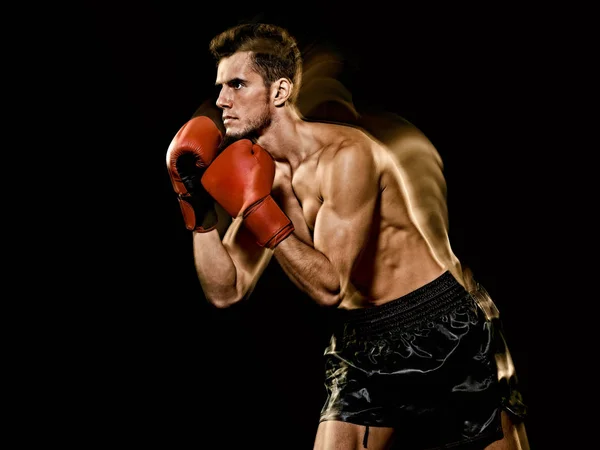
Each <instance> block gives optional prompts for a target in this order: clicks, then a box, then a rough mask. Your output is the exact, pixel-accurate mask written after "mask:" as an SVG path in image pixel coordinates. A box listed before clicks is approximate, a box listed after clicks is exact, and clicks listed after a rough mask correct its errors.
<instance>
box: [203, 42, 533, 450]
mask: <svg viewBox="0 0 600 450" xmlns="http://www.w3.org/2000/svg"><path fill="white" fill-rule="evenodd" d="M216 84H217V85H218V86H220V88H221V89H220V95H219V97H218V99H217V102H216V103H217V106H218V107H219V108H220V109H221V110H222V111H223V123H224V126H225V129H226V136H227V137H228V138H242V137H246V136H253V137H255V140H256V142H257V143H258V144H259V145H260V146H261V147H263V148H264V149H266V150H267V151H268V152H269V153H270V154H271V155H272V156H273V158H274V160H275V164H276V172H275V181H274V183H273V190H272V196H273V197H274V198H275V199H276V201H277V202H278V204H279V205H280V207H281V208H282V210H283V211H284V212H285V213H286V214H287V215H288V217H289V218H290V219H291V220H292V222H293V223H294V227H295V231H294V233H293V234H292V235H291V236H289V237H288V238H287V239H285V240H284V241H282V242H281V243H280V244H279V245H278V246H277V247H276V248H275V250H274V251H273V250H269V249H264V248H260V247H258V246H257V245H256V244H255V241H254V239H253V237H252V236H248V235H247V232H245V228H243V227H240V224H241V219H240V218H234V219H233V221H232V222H231V224H230V226H229V227H228V228H221V229H219V230H213V231H211V232H208V233H194V237H193V242H194V256H195V265H196V269H197V272H198V277H199V279H200V282H201V285H202V287H203V290H204V292H205V295H206V298H207V299H208V300H209V301H210V302H211V303H213V304H214V305H215V306H217V307H227V306H230V305H232V304H234V303H235V302H238V301H240V300H242V299H243V298H245V297H247V296H248V295H250V293H251V292H252V289H253V287H254V285H255V283H256V281H257V279H258V277H259V276H260V274H261V273H262V271H263V270H264V269H265V267H266V265H267V264H268V262H269V261H270V259H271V257H272V256H275V257H276V258H277V261H278V262H279V264H280V265H281V267H282V268H283V269H284V271H285V272H286V273H287V275H288V276H289V277H290V279H291V280H292V281H293V282H294V283H295V284H296V285H297V286H298V287H299V288H300V289H302V290H303V291H305V292H306V293H307V294H309V295H310V296H311V297H312V298H313V299H314V300H315V301H316V302H317V303H318V304H320V305H323V306H330V307H338V308H348V309H353V308H363V307H367V306H372V305H381V304H384V303H386V302H388V301H391V300H394V299H396V298H398V297H400V296H402V295H405V294H407V293H409V292H411V291H413V290H415V289H417V288H419V287H421V286H423V285H425V284H426V283H428V282H430V281H432V280H434V279H435V278H437V277H439V276H440V275H441V274H442V273H444V271H446V270H454V267H453V264H454V262H453V261H451V260H449V259H448V258H445V257H444V256H443V255H444V252H436V251H435V250H433V251H432V248H433V249H435V248H436V245H435V244H436V240H435V238H433V237H432V236H434V235H435V234H436V233H434V232H431V230H427V229H424V227H423V225H422V224H418V223H417V222H416V221H415V218H417V217H418V214H417V213H413V212H412V211H411V209H410V203H409V201H408V197H407V196H408V195H409V194H410V193H409V192H407V188H406V187H405V185H404V182H403V176H402V172H401V170H399V167H398V154H397V152H398V151H400V150H402V149H395V150H394V149H390V148H386V147H384V146H383V145H382V144H381V143H380V142H379V141H377V140H375V139H373V138H372V137H371V136H370V135H368V134H367V133H365V132H363V131H362V130H360V129H357V128H353V127H348V126H342V125H337V124H331V123H315V122H308V121H305V120H303V119H302V117H301V115H300V114H299V113H298V111H297V109H296V107H295V106H294V105H292V104H290V102H289V101H288V100H289V97H290V95H291V93H292V90H293V89H294V86H293V84H292V82H291V81H290V80H288V79H286V78H282V79H279V80H276V81H275V82H274V83H272V84H271V85H270V86H268V87H267V86H265V84H264V82H263V80H262V78H261V76H260V75H259V74H258V73H256V72H255V71H254V70H253V68H252V65H251V61H250V54H249V53H248V52H239V53H236V54H234V55H232V56H230V57H227V58H224V59H222V60H221V61H220V63H219V65H218V69H217V77H216ZM410 133H413V134H412V135H411V138H410V139H406V140H404V141H403V142H404V144H403V145H404V146H410V145H413V146H414V145H417V146H419V145H420V146H431V144H430V142H429V141H428V140H427V139H426V138H425V137H424V136H422V135H420V134H419V133H417V132H415V130H414V129H411V131H410ZM415 133H416V134H415ZM446 253H447V252H446ZM364 431H365V427H363V426H358V425H354V424H349V423H342V422H337V421H325V422H322V423H321V424H320V425H319V427H318V430H317V435H316V439H315V446H314V448H315V450H329V449H354V448H356V449H360V448H363V447H362V440H363V435H364ZM507 434H508V435H510V433H507ZM392 438H393V430H392V429H389V428H378V427H371V428H370V430H369V447H368V448H369V449H385V448H389V445H390V443H391V439H392ZM504 441H507V439H506V438H505V439H503V440H502V441H498V443H494V444H493V446H490V447H488V448H489V449H495V450H501V449H513V448H523V447H515V446H513V447H511V446H510V445H508V441H507V442H506V443H505V442H504ZM505 444H506V445H505ZM503 445H504V446H503Z"/></svg>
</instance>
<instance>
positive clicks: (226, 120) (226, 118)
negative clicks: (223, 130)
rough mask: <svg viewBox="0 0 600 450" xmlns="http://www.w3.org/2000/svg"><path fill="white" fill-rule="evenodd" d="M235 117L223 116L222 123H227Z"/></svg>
mask: <svg viewBox="0 0 600 450" xmlns="http://www.w3.org/2000/svg"><path fill="white" fill-rule="evenodd" d="M235 119H236V118H235V117H233V116H223V123H224V124H227V123H229V122H231V121H232V120H235Z"/></svg>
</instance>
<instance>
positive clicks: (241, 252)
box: [193, 211, 273, 308]
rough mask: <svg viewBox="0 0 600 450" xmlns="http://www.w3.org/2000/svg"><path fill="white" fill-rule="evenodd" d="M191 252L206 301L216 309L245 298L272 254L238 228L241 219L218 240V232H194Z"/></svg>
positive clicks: (240, 225) (232, 224)
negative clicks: (192, 252)
mask: <svg viewBox="0 0 600 450" xmlns="http://www.w3.org/2000/svg"><path fill="white" fill-rule="evenodd" d="M219 213H220V214H219V216H220V217H221V211H219ZM225 214H226V213H225ZM220 223H221V220H220ZM193 251H194V264H195V268H196V273H197V275H198V279H199V280H200V285H201V286H202V290H203V291H204V294H205V296H206V299H207V300H208V301H209V302H210V303H212V304H213V305H215V306H217V307H219V308H224V307H228V306H231V305H233V304H234V303H237V302H238V301H240V300H242V299H243V298H246V297H248V296H249V295H250V294H251V293H252V290H253V289H254V286H255V285H256V282H257V281H258V278H259V277H260V275H261V274H262V272H263V271H264V269H265V268H266V267H267V265H268V263H269V261H270V259H271V256H272V254H273V252H272V250H270V249H268V248H264V247H260V246H259V245H257V244H256V239H255V238H254V236H253V235H251V234H250V233H249V232H248V230H247V229H246V228H245V227H243V226H242V218H241V216H240V217H237V218H236V219H234V220H233V221H232V222H231V225H230V226H229V228H227V231H226V233H225V235H224V236H223V239H222V240H221V235H220V234H219V232H218V230H212V231H211V232H209V233H198V232H194V233H193Z"/></svg>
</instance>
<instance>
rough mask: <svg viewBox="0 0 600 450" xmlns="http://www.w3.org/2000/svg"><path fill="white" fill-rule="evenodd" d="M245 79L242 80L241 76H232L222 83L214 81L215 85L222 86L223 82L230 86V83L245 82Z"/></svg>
mask: <svg viewBox="0 0 600 450" xmlns="http://www.w3.org/2000/svg"><path fill="white" fill-rule="evenodd" d="M245 82H246V80H242V79H241V78H237V77H236V78H232V79H231V80H229V81H225V82H223V83H219V82H215V86H222V85H223V84H226V85H228V86H231V85H232V84H237V83H245Z"/></svg>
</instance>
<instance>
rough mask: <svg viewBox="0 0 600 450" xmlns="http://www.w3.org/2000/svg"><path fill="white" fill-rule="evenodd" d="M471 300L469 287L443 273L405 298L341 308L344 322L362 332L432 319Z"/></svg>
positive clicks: (394, 327) (384, 329) (386, 329)
mask: <svg viewBox="0 0 600 450" xmlns="http://www.w3.org/2000/svg"><path fill="white" fill-rule="evenodd" d="M469 299H471V297H470V295H469V293H468V292H467V291H466V289H465V288H464V287H463V286H462V285H461V284H460V283H459V282H458V281H456V279H455V278H454V277H453V276H452V274H451V273H450V272H444V273H443V274H442V275H440V276H439V277H438V278H436V279H435V280H433V281H431V282H429V283H427V284H426V285H424V286H422V287H420V288H418V289H416V290H414V291H412V292H410V293H408V294H406V295H403V296H402V297H399V298H397V299H396V300H392V301H390V302H387V303H384V304H383V305H380V306H374V307H372V308H360V309H350V310H340V311H339V313H340V315H339V318H340V320H341V321H342V323H344V324H346V325H350V326H351V327H352V328H354V329H355V330H356V332H357V333H360V334H376V333H381V332H385V331H388V330H392V329H396V330H397V329H398V327H403V328H406V327H410V326H412V325H415V324H418V323H422V322H426V321H429V320H432V319H434V318H436V317H439V316H441V315H443V314H444V313H446V312H448V311H450V310H451V309H453V308H456V307H457V306H459V305H460V304H463V303H466V301H468V300H469Z"/></svg>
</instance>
